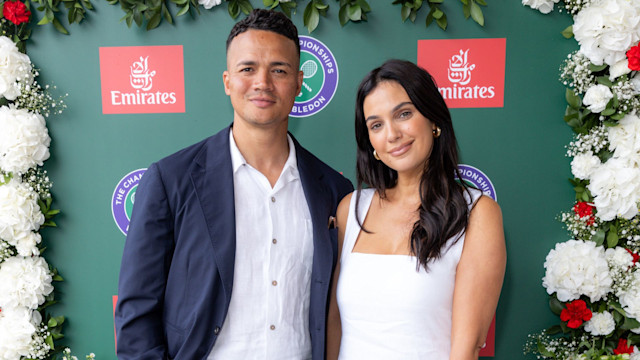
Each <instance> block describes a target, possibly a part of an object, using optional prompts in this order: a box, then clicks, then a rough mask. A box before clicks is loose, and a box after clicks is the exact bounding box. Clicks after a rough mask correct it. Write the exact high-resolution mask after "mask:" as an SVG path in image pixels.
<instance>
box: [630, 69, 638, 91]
mask: <svg viewBox="0 0 640 360" xmlns="http://www.w3.org/2000/svg"><path fill="white" fill-rule="evenodd" d="M629 82H630V83H631V86H632V87H633V91H634V93H635V95H640V75H638V72H636V73H635V74H634V75H633V77H631V79H629Z"/></svg>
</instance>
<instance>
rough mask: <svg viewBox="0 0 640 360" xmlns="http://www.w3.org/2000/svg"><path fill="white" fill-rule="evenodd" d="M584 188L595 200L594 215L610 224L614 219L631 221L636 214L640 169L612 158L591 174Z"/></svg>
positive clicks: (627, 162)
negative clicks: (620, 218)
mask: <svg viewBox="0 0 640 360" xmlns="http://www.w3.org/2000/svg"><path fill="white" fill-rule="evenodd" d="M589 180H590V183H589V185H588V186H587V188H588V189H589V191H591V194H592V195H593V197H594V200H593V203H594V205H595V207H596V209H597V213H596V215H597V216H598V217H599V218H600V219H602V220H604V221H610V220H613V219H615V218H616V216H619V217H622V218H625V219H631V218H633V217H634V216H635V215H636V214H637V213H638V206H637V203H638V201H639V200H640V168H638V167H634V166H633V164H630V163H629V161H628V160H626V159H621V158H616V157H613V158H611V159H609V160H608V161H607V162H606V163H604V164H602V165H601V166H600V167H599V168H598V171H596V172H594V173H593V174H591V177H590V179H589Z"/></svg>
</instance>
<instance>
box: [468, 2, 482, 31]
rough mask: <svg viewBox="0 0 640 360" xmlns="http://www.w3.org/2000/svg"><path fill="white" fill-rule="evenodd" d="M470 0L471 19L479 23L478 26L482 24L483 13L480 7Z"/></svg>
mask: <svg viewBox="0 0 640 360" xmlns="http://www.w3.org/2000/svg"><path fill="white" fill-rule="evenodd" d="M470 2H471V18H472V19H473V21H475V22H477V23H478V24H480V26H484V15H483V14H482V9H481V8H480V6H478V4H476V3H475V2H474V1H473V0H471V1H470Z"/></svg>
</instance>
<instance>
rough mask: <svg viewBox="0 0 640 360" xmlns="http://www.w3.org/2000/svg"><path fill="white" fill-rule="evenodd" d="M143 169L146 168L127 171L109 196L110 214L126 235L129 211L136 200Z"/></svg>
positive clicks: (129, 218) (129, 219) (129, 216)
mask: <svg viewBox="0 0 640 360" xmlns="http://www.w3.org/2000/svg"><path fill="white" fill-rule="evenodd" d="M145 171H147V169H138V170H134V171H132V172H130V173H128V174H127V175H125V176H124V177H123V178H122V179H121V180H120V182H119V183H118V185H117V186H116V188H115V190H113V196H112V197H111V214H112V215H113V220H114V221H115V222H116V225H118V229H120V231H122V233H123V234H125V235H127V232H128V231H129V222H130V221H131V211H132V210H133V203H134V202H135V201H136V190H137V189H138V183H140V180H141V179H142V175H143V174H144V172H145Z"/></svg>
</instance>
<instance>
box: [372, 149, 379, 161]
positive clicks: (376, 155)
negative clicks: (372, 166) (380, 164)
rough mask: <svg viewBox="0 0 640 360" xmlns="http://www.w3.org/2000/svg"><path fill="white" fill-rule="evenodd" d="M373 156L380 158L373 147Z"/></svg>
mask: <svg viewBox="0 0 640 360" xmlns="http://www.w3.org/2000/svg"><path fill="white" fill-rule="evenodd" d="M373 157H374V158H376V160H380V156H378V153H377V152H376V150H375V149H373Z"/></svg>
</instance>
